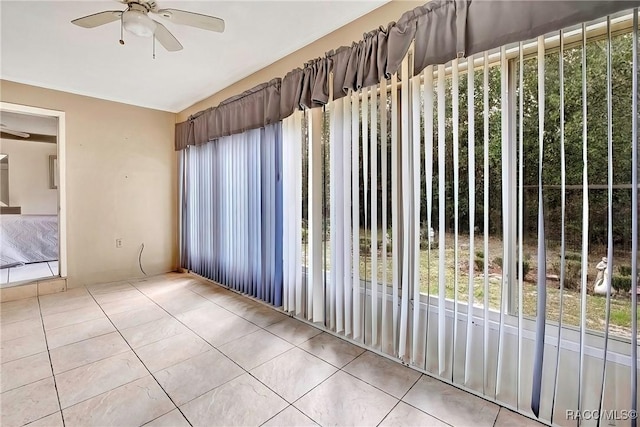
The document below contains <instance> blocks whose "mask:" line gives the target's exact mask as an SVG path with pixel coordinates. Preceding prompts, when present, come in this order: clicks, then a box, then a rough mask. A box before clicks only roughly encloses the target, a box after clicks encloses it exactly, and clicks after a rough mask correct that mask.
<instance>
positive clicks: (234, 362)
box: [131, 283, 296, 424]
mask: <svg viewBox="0 0 640 427" xmlns="http://www.w3.org/2000/svg"><path fill="white" fill-rule="evenodd" d="M131 285H132V286H133V287H135V288H136V289H138V287H137V286H135V285H134V284H133V283H131ZM138 290H139V289H138ZM189 291H191V290H190V289H189ZM140 292H142V291H140ZM191 292H193V291H191ZM142 293H143V294H144V292H142ZM193 293H195V294H197V295H200V294H198V293H197V292H193ZM144 295H145V296H146V297H147V298H149V299H150V300H151V301H153V302H154V304H156V305H158V307H160V308H161V309H162V310H164V311H165V312H167V314H169V315H170V316H172V317H173V318H174V319H175V320H177V321H178V322H180V323H181V324H182V325H184V326H185V327H186V328H187V329H189V330H190V331H191V332H193V333H194V334H195V335H196V336H198V337H199V338H200V339H202V340H203V341H205V342H206V343H207V344H209V345H210V346H211V347H212V348H213V349H214V350H216V351H217V352H218V353H220V354H221V355H222V356H224V357H226V358H227V359H228V360H229V361H231V362H232V363H233V364H235V365H236V366H238V367H239V368H240V369H241V370H242V371H244V373H245V374H247V375H249V376H250V377H251V378H253V379H255V380H256V381H258V382H259V383H260V384H262V385H264V386H265V387H266V388H267V389H269V390H270V391H271V392H273V393H274V394H275V395H276V396H278V397H279V398H281V399H282V400H283V401H284V402H286V403H287V404H289V405H291V404H290V403H289V402H288V401H287V400H286V399H285V398H284V397H282V396H280V394H278V393H277V392H276V391H275V390H272V389H271V388H270V387H269V386H268V385H266V384H264V383H263V382H262V381H260V380H259V379H258V378H256V377H255V376H254V375H252V374H251V373H250V372H249V371H248V370H246V369H245V368H244V367H242V366H240V364H238V362H236V361H235V360H233V359H231V358H230V357H229V356H228V355H227V354H225V353H223V352H222V351H221V350H219V349H218V348H217V347H216V346H214V345H213V344H211V343H210V342H209V341H207V340H206V339H204V338H203V337H202V336H200V334H198V333H197V332H196V331H194V330H192V329H191V328H190V327H189V325H187V324H185V323H183V322H182V321H181V320H180V319H178V318H176V317H175V316H173V315H172V314H171V313H169V312H168V311H167V310H166V309H165V308H164V307H162V306H161V305H160V304H158V303H157V302H156V301H155V300H153V299H152V298H151V297H149V296H148V295H146V294H144ZM200 296H201V297H202V298H205V299H206V300H207V301H209V302H211V303H212V304H214V305H216V306H217V307H220V308H222V309H224V310H227V309H226V308H224V307H222V306H221V305H218V304H217V303H215V302H214V301H211V300H209V299H208V298H206V297H204V296H202V295H200ZM196 310H197V309H196ZM187 311H190V310H187ZM227 311H229V312H230V313H232V314H234V315H235V316H238V317H239V318H241V319H244V318H243V317H241V316H239V315H237V314H235V313H233V312H231V311H230V310H227ZM244 320H246V321H247V322H249V323H253V322H250V321H249V320H247V319H244ZM275 323H278V322H275ZM275 323H274V324H275ZM253 324H254V325H255V326H257V327H258V328H259V330H260V329H261V330H263V331H265V332H267V333H269V334H271V335H273V336H275V337H276V338H279V339H282V338H280V337H278V336H277V335H275V334H274V333H272V332H270V331H267V330H266V329H264V328H263V327H261V326H259V325H257V324H255V323H253ZM269 326H270V325H269ZM255 332H258V331H254V332H251V333H249V334H246V335H243V336H241V337H238V338H236V339H235V340H232V341H229V342H227V343H224V344H222V345H226V344H229V343H231V342H233V341H236V340H239V339H242V338H244V337H246V336H248V335H251V334H253V333H255ZM283 341H285V342H287V343H289V342H288V341H286V340H283ZM289 344H291V343H289ZM292 345H293V344H292ZM295 347H296V346H295V345H294V346H293V347H292V348H290V349H289V350H292V349H293V348H295ZM289 350H287V351H289ZM284 353H286V351H285V352H284ZM284 353H280V354H279V355H276V356H274V357H272V358H271V359H269V360H267V361H265V362H264V363H267V362H269V361H271V360H273V359H275V358H276V357H279V356H281V355H282V354H284ZM196 356H199V355H195V356H192V357H190V358H189V359H192V358H193V357H196ZM189 359H187V360H189ZM182 362H184V361H181V362H178V363H175V364H173V365H171V366H175V365H177V364H179V363H182ZM143 363H144V362H143ZM264 363H262V364H264ZM262 364H261V365H262ZM171 366H168V367H167V368H164V369H168V368H170V367H171ZM258 366H260V365H258ZM256 367H257V366H256ZM252 369H255V368H252ZM152 375H153V374H152ZM242 375H243V374H240V375H238V376H237V377H234V378H232V379H230V380H228V381H225V382H224V383H222V384H220V385H218V386H217V387H214V388H212V389H211V390H207V391H205V392H204V393H202V394H201V395H199V396H196V397H194V398H193V399H191V400H189V401H187V402H185V403H183V405H186V404H187V403H189V402H192V401H194V400H195V399H198V398H200V397H201V396H203V395H205V394H207V393H209V392H210V391H212V390H215V389H217V388H219V387H222V386H223V385H225V384H228V383H230V382H231V381H233V380H235V379H236V378H238V377H240V376H242ZM154 379H155V377H154ZM156 381H157V380H156ZM163 390H164V389H163ZM165 393H166V391H165ZM167 394H168V393H167ZM176 407H177V405H176ZM178 409H180V408H179V407H178ZM284 409H286V407H285V408H284ZM284 409H283V411H284ZM180 412H181V413H182V411H180ZM280 412H282V411H280ZM183 416H184V414H183ZM274 416H275V415H274ZM186 418H187V417H186V416H185V419H186ZM267 421H268V420H267ZM265 422H266V421H265ZM189 424H191V422H190V421H189Z"/></svg>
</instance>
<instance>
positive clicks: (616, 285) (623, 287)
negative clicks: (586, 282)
mask: <svg viewBox="0 0 640 427" xmlns="http://www.w3.org/2000/svg"><path fill="white" fill-rule="evenodd" d="M631 282H632V278H631V276H620V275H617V274H614V275H613V276H612V277H611V287H613V289H615V290H616V291H618V292H622V293H625V294H626V293H628V292H629V291H630V290H631Z"/></svg>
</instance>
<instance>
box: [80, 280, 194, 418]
mask: <svg viewBox="0 0 640 427" xmlns="http://www.w3.org/2000/svg"><path fill="white" fill-rule="evenodd" d="M134 287H135V286H134ZM87 292H89V294H90V295H91V298H93V300H94V301H95V302H96V304H98V306H99V307H100V310H102V312H103V313H104V315H105V316H106V317H107V319H109V322H110V323H111V325H112V326H113V327H114V328H116V331H117V332H118V334H119V335H120V337H121V338H122V340H123V341H124V342H125V343H126V344H127V346H128V347H129V348H130V349H131V352H132V353H133V354H134V355H135V356H136V358H138V360H139V361H140V363H141V364H142V366H144V368H145V369H146V370H147V372H148V373H149V375H150V376H151V378H153V380H154V381H155V382H156V384H158V387H160V389H161V390H162V391H163V392H164V394H165V395H166V396H167V398H168V399H169V401H171V403H173V406H174V407H175V408H174V409H177V410H178V411H179V412H180V414H182V416H183V417H184V419H185V420H186V421H187V423H189V425H190V426H193V424H192V423H191V421H189V419H188V418H187V417H186V416H185V415H184V413H183V412H182V410H181V409H180V407H179V406H178V405H176V403H175V402H174V401H173V399H172V398H171V396H169V393H167V391H166V390H165V389H164V387H162V385H161V384H160V383H159V382H158V380H157V379H156V377H155V376H154V375H153V373H152V372H151V370H150V369H149V368H148V367H147V365H146V364H145V363H144V361H143V360H142V359H140V356H138V353H136V351H135V350H134V349H133V347H131V345H130V344H129V342H128V341H127V340H126V339H125V337H124V336H122V333H121V332H120V330H119V329H118V328H117V327H116V325H114V324H113V322H112V321H111V319H110V318H109V316H108V315H107V313H105V312H104V310H103V309H102V306H100V304H99V303H98V301H97V300H96V299H95V297H94V296H93V294H92V293H91V292H90V291H89V290H88V289H87ZM139 379H140V378H136V379H135V380H133V381H130V382H129V383H127V384H130V383H132V382H134V381H138V380H139ZM123 385H126V384H123ZM119 387H122V386H118V387H116V388H119ZM113 390H115V389H111V390H108V391H106V392H105V393H108V392H110V391H113ZM100 394H103V393H100ZM98 396H99V395H98ZM89 399H91V398H89ZM86 400H88V399H86ZM78 403H80V402H78ZM171 411H173V409H171ZM171 411H168V412H166V414H168V413H169V412H171ZM166 414H163V415H166ZM163 415H161V416H163ZM157 418H159V417H157ZM154 419H156V418H154ZM151 421H153V420H148V421H146V422H145V423H144V424H147V423H150V422H151Z"/></svg>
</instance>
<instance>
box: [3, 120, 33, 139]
mask: <svg viewBox="0 0 640 427" xmlns="http://www.w3.org/2000/svg"><path fill="white" fill-rule="evenodd" d="M0 131H1V132H2V133H7V134H9V135H14V136H19V137H20V138H29V137H30V136H31V135H30V134H28V133H26V132H21V131H19V130H13V129H9V128H8V127H7V125H5V124H4V123H0Z"/></svg>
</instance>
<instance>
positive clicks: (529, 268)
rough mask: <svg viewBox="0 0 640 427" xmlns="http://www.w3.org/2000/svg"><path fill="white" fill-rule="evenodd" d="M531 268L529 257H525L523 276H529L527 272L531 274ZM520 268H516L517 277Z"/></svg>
mask: <svg viewBox="0 0 640 427" xmlns="http://www.w3.org/2000/svg"><path fill="white" fill-rule="evenodd" d="M530 270H531V264H530V263H529V260H528V259H525V260H523V261H522V275H523V277H527V274H529V271H530ZM518 273H519V272H518V270H516V277H518Z"/></svg>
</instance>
